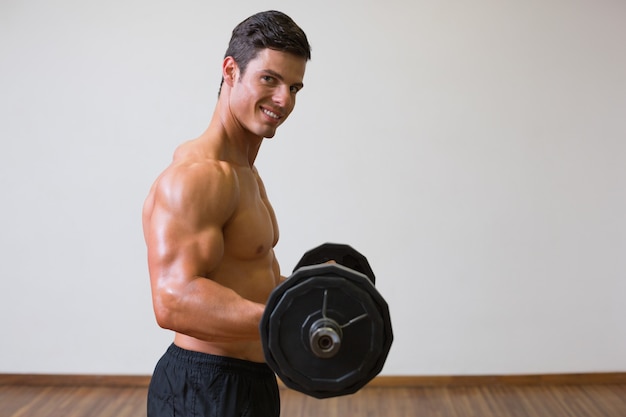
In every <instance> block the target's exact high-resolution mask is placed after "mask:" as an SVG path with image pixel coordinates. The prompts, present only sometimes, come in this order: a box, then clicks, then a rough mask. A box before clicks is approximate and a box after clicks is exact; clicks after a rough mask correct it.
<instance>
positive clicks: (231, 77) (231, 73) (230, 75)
mask: <svg viewBox="0 0 626 417" xmlns="http://www.w3.org/2000/svg"><path fill="white" fill-rule="evenodd" d="M238 74H239V67H238V66H237V63H236V62H235V60H234V58H233V57H232V56H227V57H226V58H224V62H222V77H224V82H225V83H226V84H228V85H229V86H230V87H232V86H233V85H235V81H236V79H237V75H238Z"/></svg>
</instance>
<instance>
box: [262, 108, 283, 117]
mask: <svg viewBox="0 0 626 417" xmlns="http://www.w3.org/2000/svg"><path fill="white" fill-rule="evenodd" d="M261 110H262V111H263V113H265V114H267V115H268V116H269V117H271V118H272V119H276V120H279V119H280V116H279V115H277V114H276V113H274V112H273V111H271V110H267V109H264V108H261Z"/></svg>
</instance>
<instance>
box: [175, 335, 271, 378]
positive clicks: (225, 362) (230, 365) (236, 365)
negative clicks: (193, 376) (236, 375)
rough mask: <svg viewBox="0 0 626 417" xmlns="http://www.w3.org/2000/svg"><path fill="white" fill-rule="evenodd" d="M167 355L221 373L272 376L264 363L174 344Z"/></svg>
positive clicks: (187, 363)
mask: <svg viewBox="0 0 626 417" xmlns="http://www.w3.org/2000/svg"><path fill="white" fill-rule="evenodd" d="M167 355H168V356H169V357H170V358H172V359H174V360H175V361H178V362H181V363H184V364H186V365H191V366H194V367H196V366H197V367H202V368H206V367H214V368H218V369H220V370H223V371H228V370H232V371H235V372H248V373H254V374H266V375H272V376H273V375H274V371H272V369H271V368H270V367H269V366H268V365H267V364H265V363H260V362H252V361H247V360H244V359H237V358H231V357H228V356H219V355H211V354H208V353H203V352H196V351H193V350H187V349H183V348H181V347H178V346H176V345H175V344H174V343H172V344H171V345H170V347H169V348H168V349H167Z"/></svg>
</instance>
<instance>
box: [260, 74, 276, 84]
mask: <svg viewBox="0 0 626 417" xmlns="http://www.w3.org/2000/svg"><path fill="white" fill-rule="evenodd" d="M261 80H262V81H263V82H265V83H268V84H269V83H272V82H274V77H272V76H271V75H262V76H261Z"/></svg>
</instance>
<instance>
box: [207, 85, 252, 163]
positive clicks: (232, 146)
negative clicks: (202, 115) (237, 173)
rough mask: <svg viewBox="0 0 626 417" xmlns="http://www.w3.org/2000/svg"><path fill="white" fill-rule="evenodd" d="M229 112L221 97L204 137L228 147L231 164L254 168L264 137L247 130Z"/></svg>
mask: <svg viewBox="0 0 626 417" xmlns="http://www.w3.org/2000/svg"><path fill="white" fill-rule="evenodd" d="M222 94H223V92H222ZM228 110H229V109H228V104H227V102H226V100H222V98H221V97H220V100H218V104H217V106H216V108H215V111H214V113H213V117H212V118H211V122H210V124H209V127H208V129H207V131H206V132H205V135H204V136H207V137H209V138H213V139H217V140H219V141H220V142H222V143H223V144H225V145H227V148H226V149H225V151H226V153H227V155H225V157H226V159H228V160H229V161H230V162H233V163H236V164H238V165H249V166H252V165H254V161H255V160H256V157H257V155H258V153H259V150H260V149H261V144H262V143H263V137H260V136H257V135H254V134H252V133H251V132H250V131H248V130H246V129H245V128H244V127H243V126H242V125H241V124H240V123H239V122H238V121H237V120H236V119H235V118H233V117H232V115H231V113H230V111H228Z"/></svg>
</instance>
